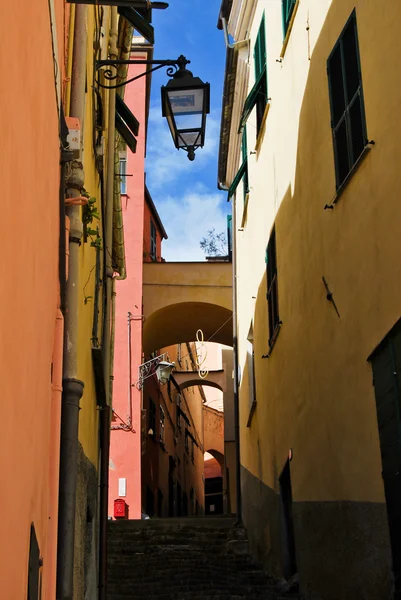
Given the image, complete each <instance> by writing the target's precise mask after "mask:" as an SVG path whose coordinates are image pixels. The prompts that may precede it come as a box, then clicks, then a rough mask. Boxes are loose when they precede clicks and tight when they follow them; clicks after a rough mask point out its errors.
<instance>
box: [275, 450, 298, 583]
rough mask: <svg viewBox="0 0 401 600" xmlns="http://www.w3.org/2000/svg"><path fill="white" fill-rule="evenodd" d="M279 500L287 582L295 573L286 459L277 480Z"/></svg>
mask: <svg viewBox="0 0 401 600" xmlns="http://www.w3.org/2000/svg"><path fill="white" fill-rule="evenodd" d="M279 484H280V500H281V525H282V532H283V535H282V540H283V574H284V577H285V578H286V579H287V580H288V579H290V577H292V576H293V575H295V573H297V571H298V569H297V560H296V554H295V535H294V520H293V512H292V489H291V471H290V461H289V459H287V462H286V463H285V466H284V469H283V471H282V473H281V475H280V478H279Z"/></svg>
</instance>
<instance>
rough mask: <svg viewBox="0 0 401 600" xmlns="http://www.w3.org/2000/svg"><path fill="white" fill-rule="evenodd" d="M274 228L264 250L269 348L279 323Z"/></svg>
mask: <svg viewBox="0 0 401 600" xmlns="http://www.w3.org/2000/svg"><path fill="white" fill-rule="evenodd" d="M277 274H278V271H277V245H276V227H275V226H274V227H273V229H272V231H271V234H270V237H269V241H268V244H267V248H266V282H267V294H266V298H267V303H268V315H269V347H270V348H272V347H273V345H274V342H275V341H276V338H277V334H278V331H279V329H280V325H281V321H280V315H279V297H278V277H277Z"/></svg>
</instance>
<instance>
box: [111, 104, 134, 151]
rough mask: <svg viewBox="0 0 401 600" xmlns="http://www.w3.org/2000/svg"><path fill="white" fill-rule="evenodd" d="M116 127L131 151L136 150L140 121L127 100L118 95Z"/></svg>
mask: <svg viewBox="0 0 401 600" xmlns="http://www.w3.org/2000/svg"><path fill="white" fill-rule="evenodd" d="M115 122H116V129H117V131H118V133H119V134H120V135H121V137H122V138H123V139H124V141H125V143H126V144H127V146H128V148H129V149H130V150H131V152H134V153H135V152H136V136H138V133H139V121H138V119H137V118H136V117H135V116H134V115H133V114H132V112H131V111H130V109H129V108H128V106H127V105H126V104H125V102H124V101H123V100H122V98H120V96H119V95H118V94H117V95H116V121H115Z"/></svg>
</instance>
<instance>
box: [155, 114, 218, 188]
mask: <svg viewBox="0 0 401 600" xmlns="http://www.w3.org/2000/svg"><path fill="white" fill-rule="evenodd" d="M149 130H151V135H149V136H148V144H147V158H146V172H147V183H148V186H149V189H151V191H152V193H154V192H155V191H156V190H157V189H159V188H162V187H164V186H165V185H166V184H171V183H173V182H174V181H176V180H177V179H180V180H182V179H183V178H184V179H186V180H188V181H189V178H190V177H191V179H192V178H193V177H194V176H196V174H197V173H199V172H200V171H202V170H203V169H205V167H207V165H208V163H209V162H211V161H215V160H216V156H217V151H218V143H219V130H220V122H219V120H218V118H217V117H216V116H214V115H213V114H212V115H208V117H207V120H206V135H205V145H204V147H203V148H199V149H198V150H197V151H196V153H195V160H194V161H193V162H191V161H189V160H188V157H187V154H186V152H185V151H184V150H176V149H175V147H174V144H173V140H172V137H171V134H170V130H169V128H168V125H167V123H166V122H165V119H162V118H161V116H160V108H159V107H152V108H151V110H150V113H149Z"/></svg>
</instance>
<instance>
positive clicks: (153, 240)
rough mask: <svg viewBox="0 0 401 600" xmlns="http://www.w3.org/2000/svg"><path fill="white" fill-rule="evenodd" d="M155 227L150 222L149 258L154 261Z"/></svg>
mask: <svg viewBox="0 0 401 600" xmlns="http://www.w3.org/2000/svg"><path fill="white" fill-rule="evenodd" d="M156 235H157V234H156V227H155V224H154V223H153V221H152V220H151V221H150V258H151V259H152V260H156V252H157V250H156Z"/></svg>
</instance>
